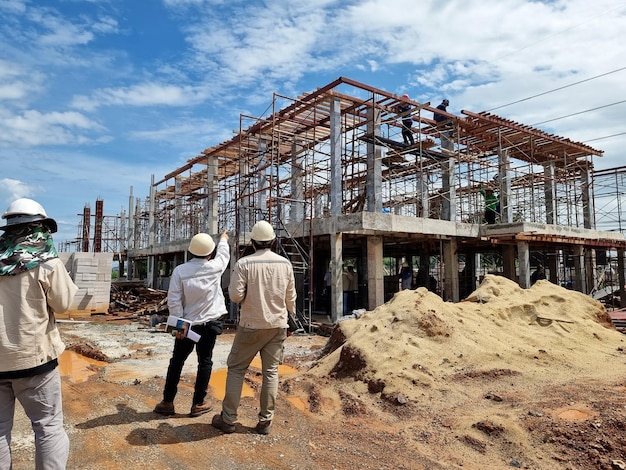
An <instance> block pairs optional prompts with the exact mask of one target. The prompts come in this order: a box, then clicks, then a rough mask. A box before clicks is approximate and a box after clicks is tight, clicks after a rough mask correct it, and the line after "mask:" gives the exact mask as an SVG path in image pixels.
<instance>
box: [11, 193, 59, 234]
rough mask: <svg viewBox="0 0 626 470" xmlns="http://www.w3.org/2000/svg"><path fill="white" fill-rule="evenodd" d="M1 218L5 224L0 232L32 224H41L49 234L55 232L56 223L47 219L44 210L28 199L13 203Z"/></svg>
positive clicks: (17, 200)
mask: <svg viewBox="0 0 626 470" xmlns="http://www.w3.org/2000/svg"><path fill="white" fill-rule="evenodd" d="M2 218H3V219H6V221H7V223H6V225H4V226H3V227H0V230H8V229H11V228H17V227H20V226H23V225H27V224H32V223H33V222H41V223H42V224H43V225H45V226H46V227H47V228H48V230H50V232H51V233H54V232H56V231H57V223H56V221H55V220H54V219H51V218H50V217H48V214H47V213H46V210H45V209H44V208H43V206H42V205H41V204H39V203H38V202H37V201H33V200H32V199H28V198H25V197H23V198H20V199H16V200H15V201H13V202H12V203H11V204H9V207H7V210H6V211H4V214H2Z"/></svg>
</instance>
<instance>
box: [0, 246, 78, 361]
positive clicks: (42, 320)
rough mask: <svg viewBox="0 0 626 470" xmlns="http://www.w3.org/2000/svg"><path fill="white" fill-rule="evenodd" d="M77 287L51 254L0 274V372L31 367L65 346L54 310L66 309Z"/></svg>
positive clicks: (59, 351) (58, 311)
mask: <svg viewBox="0 0 626 470" xmlns="http://www.w3.org/2000/svg"><path fill="white" fill-rule="evenodd" d="M77 290H78V288H77V287H76V286H75V285H74V282H72V278H71V277H70V275H69V274H68V272H67V270H66V269H65V265H64V264H63V262H62V261H61V260H60V259H58V258H54V259H51V260H49V261H46V262H45V263H42V264H40V265H39V266H37V267H35V268H33V269H30V270H28V271H25V272H23V273H20V274H17V275H15V276H0V358H2V360H0V372H9V371H20V370H25V369H32V368H33V367H37V366H40V365H43V364H45V363H47V362H50V361H51V360H53V359H56V358H58V357H59V355H60V354H61V353H62V352H63V350H64V349H65V345H64V344H63V341H61V336H60V334H59V331H58V330H57V327H56V324H55V321H54V314H55V313H63V312H65V311H67V310H68V309H69V308H70V306H71V305H72V300H73V299H74V294H75V293H76V291H77Z"/></svg>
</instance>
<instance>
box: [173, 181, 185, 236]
mask: <svg viewBox="0 0 626 470" xmlns="http://www.w3.org/2000/svg"><path fill="white" fill-rule="evenodd" d="M182 186H183V183H182V178H181V177H180V175H178V176H175V177H174V234H173V235H174V239H175V240H178V239H180V238H185V235H186V234H185V233H184V224H185V218H184V217H183V202H184V199H183V196H182V193H183V190H182ZM187 235H188V234H187Z"/></svg>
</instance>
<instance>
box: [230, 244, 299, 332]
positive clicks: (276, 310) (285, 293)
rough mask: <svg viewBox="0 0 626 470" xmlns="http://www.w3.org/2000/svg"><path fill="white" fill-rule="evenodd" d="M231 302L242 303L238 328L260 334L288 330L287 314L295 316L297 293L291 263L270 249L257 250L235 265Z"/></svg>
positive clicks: (231, 281)
mask: <svg viewBox="0 0 626 470" xmlns="http://www.w3.org/2000/svg"><path fill="white" fill-rule="evenodd" d="M228 294H229V295H230V300H232V301H233V302H236V303H241V315H240V318H239V325H241V326H243V327H245V328H254V329H259V330H264V329H270V328H287V312H291V313H295V308H296V296H297V294H296V289H295V280H294V275H293V266H292V265H291V262H290V261H289V260H288V259H287V258H284V257H282V256H280V255H278V254H276V253H274V252H273V251H271V250H270V249H261V250H257V251H256V252H255V253H253V254H251V255H249V256H244V257H243V258H241V259H240V260H239V261H237V264H236V265H235V269H234V270H233V273H232V276H231V278H230V285H229V286H228Z"/></svg>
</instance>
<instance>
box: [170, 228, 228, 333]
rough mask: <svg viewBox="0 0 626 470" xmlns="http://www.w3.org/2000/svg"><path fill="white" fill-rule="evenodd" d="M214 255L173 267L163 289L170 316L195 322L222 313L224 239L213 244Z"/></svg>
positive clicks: (215, 316)
mask: <svg viewBox="0 0 626 470" xmlns="http://www.w3.org/2000/svg"><path fill="white" fill-rule="evenodd" d="M216 249H217V252H216V253H215V258H213V259H211V260H207V259H206V258H192V259H190V260H189V261H187V262H186V263H183V264H180V265H178V266H176V267H175V268H174V271H173V272H172V278H171V279H170V287H169V289H168V291H167V307H168V309H169V313H170V315H174V316H176V317H181V318H185V319H187V320H189V321H191V322H192V324H194V325H196V324H199V323H205V322H207V321H211V320H216V319H218V318H219V317H221V316H222V315H224V314H225V313H227V312H228V310H227V309H226V301H225V300H224V292H223V291H222V274H224V271H225V270H226V268H227V267H228V262H229V260H230V247H229V246H228V241H227V240H226V239H225V238H220V241H219V243H218V244H217V248H216Z"/></svg>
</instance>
